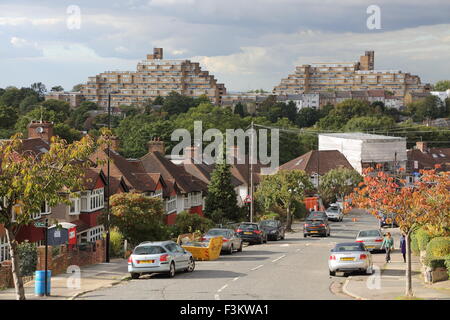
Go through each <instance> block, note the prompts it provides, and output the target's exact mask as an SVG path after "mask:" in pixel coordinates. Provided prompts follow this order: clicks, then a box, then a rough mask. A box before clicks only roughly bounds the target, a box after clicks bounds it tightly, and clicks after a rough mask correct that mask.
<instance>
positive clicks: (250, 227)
mask: <svg viewBox="0 0 450 320" xmlns="http://www.w3.org/2000/svg"><path fill="white" fill-rule="evenodd" d="M239 229H242V230H258V225H256V224H241V225H240V226H239Z"/></svg>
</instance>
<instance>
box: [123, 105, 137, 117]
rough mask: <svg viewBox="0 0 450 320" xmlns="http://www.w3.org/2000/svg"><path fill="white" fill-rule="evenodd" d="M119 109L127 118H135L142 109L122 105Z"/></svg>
mask: <svg viewBox="0 0 450 320" xmlns="http://www.w3.org/2000/svg"><path fill="white" fill-rule="evenodd" d="M119 109H120V111H121V112H122V113H124V114H125V117H129V116H134V115H137V114H140V113H141V108H139V107H138V106H135V105H125V104H122V105H120V106H119Z"/></svg>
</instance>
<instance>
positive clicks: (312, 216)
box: [306, 211, 328, 220]
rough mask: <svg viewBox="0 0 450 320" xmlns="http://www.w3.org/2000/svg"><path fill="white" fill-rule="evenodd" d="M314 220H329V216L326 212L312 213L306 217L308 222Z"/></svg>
mask: <svg viewBox="0 0 450 320" xmlns="http://www.w3.org/2000/svg"><path fill="white" fill-rule="evenodd" d="M312 219H324V220H328V216H327V214H326V213H325V211H311V212H310V213H309V214H308V216H307V217H306V220H312Z"/></svg>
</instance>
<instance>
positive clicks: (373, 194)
mask: <svg viewBox="0 0 450 320" xmlns="http://www.w3.org/2000/svg"><path fill="white" fill-rule="evenodd" d="M380 168H381V166H377V169H373V168H369V169H367V170H365V172H364V181H363V182H361V183H360V184H359V186H358V187H357V188H355V190H354V192H353V193H352V194H351V195H350V196H349V198H351V199H352V203H353V206H354V207H359V208H363V209H367V210H368V211H369V212H370V213H372V214H373V215H375V216H377V217H378V215H377V212H378V211H384V212H392V213H394V214H396V218H395V219H396V222H397V225H398V226H399V227H400V230H401V231H402V233H403V234H404V235H405V240H406V288H405V289H406V290H405V295H406V296H413V291H412V279H411V233H412V232H413V231H414V230H416V229H417V228H419V227H420V226H423V225H425V226H428V227H429V226H433V227H437V228H441V229H442V230H443V231H445V230H446V231H449V230H450V211H449V210H450V209H449V208H450V192H449V190H450V173H449V172H448V171H447V172H436V170H422V171H420V174H421V176H420V179H419V180H418V181H416V182H414V183H413V184H407V183H406V181H405V180H403V179H401V178H399V177H397V176H396V175H392V174H389V173H387V172H383V171H381V170H380Z"/></svg>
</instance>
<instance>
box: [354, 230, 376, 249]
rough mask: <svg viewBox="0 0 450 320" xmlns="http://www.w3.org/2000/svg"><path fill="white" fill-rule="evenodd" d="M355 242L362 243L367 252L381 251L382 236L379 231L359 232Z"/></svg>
mask: <svg viewBox="0 0 450 320" xmlns="http://www.w3.org/2000/svg"><path fill="white" fill-rule="evenodd" d="M356 242H360V243H363V244H364V246H365V247H366V249H367V250H369V251H375V250H381V244H382V243H383V234H382V233H381V231H380V230H378V229H374V230H361V231H359V232H358V235H357V236H356Z"/></svg>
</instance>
